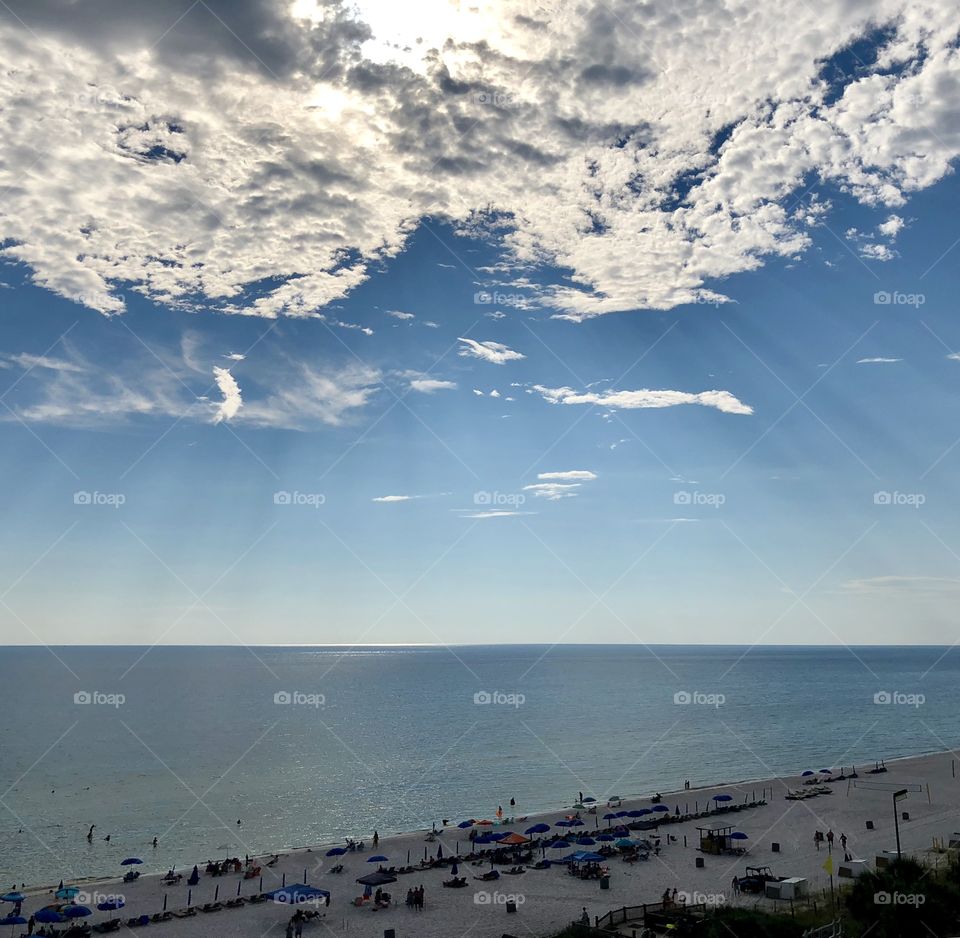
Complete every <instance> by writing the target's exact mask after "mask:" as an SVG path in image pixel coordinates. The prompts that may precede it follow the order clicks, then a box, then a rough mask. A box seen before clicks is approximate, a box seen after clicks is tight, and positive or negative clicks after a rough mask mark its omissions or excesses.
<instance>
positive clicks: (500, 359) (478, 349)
mask: <svg viewBox="0 0 960 938" xmlns="http://www.w3.org/2000/svg"><path fill="white" fill-rule="evenodd" d="M457 341H458V342H462V343H463V347H462V348H461V349H460V351H459V352H458V354H459V355H460V356H461V357H462V358H479V359H480V360H481V361H485V362H490V363H491V364H493V365H502V364H504V363H505V362H512V361H519V360H520V359H522V358H526V357H527V356H526V355H522V354H521V353H520V352H515V351H514V350H513V349H512V348H508V347H507V346H506V345H503V344H502V343H500V342H491V341H487V342H477V341H475V340H474V339H464V338H458V339H457Z"/></svg>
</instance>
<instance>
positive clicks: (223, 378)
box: [213, 365, 243, 423]
mask: <svg viewBox="0 0 960 938" xmlns="http://www.w3.org/2000/svg"><path fill="white" fill-rule="evenodd" d="M213 377H214V380H215V381H216V382H217V387H218V388H219V389H220V393H221V394H222V395H223V401H222V402H221V403H220V405H219V406H218V407H217V412H216V414H214V417H213V422H214V423H220V421H221V420H232V419H233V418H234V417H236V416H237V413H238V412H239V411H240V408H241V407H242V406H243V399H242V398H241V396H240V385H238V384H237V381H236V379H235V378H234V377H233V375H232V374H230V372H229V370H228V369H226V368H218V367H217V366H216V365H214V367H213Z"/></svg>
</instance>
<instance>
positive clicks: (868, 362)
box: [857, 355, 950, 365]
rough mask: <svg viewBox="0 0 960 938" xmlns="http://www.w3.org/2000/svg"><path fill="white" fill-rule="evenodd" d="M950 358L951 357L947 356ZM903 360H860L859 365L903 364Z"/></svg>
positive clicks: (858, 360)
mask: <svg viewBox="0 0 960 938" xmlns="http://www.w3.org/2000/svg"><path fill="white" fill-rule="evenodd" d="M947 357H948V358H949V357H950V356H949V355H948V356H947ZM902 361H903V359H902V358H858V359H857V364H858V365H893V364H895V363H896V362H902Z"/></svg>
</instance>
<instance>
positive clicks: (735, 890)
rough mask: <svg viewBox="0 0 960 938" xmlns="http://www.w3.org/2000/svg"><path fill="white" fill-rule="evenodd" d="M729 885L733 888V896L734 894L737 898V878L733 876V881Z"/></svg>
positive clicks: (738, 887)
mask: <svg viewBox="0 0 960 938" xmlns="http://www.w3.org/2000/svg"><path fill="white" fill-rule="evenodd" d="M730 885H731V886H733V894H734V895H735V896H739V895H740V880H739V878H738V877H736V876H734V877H733V881H732V882H731V883H730Z"/></svg>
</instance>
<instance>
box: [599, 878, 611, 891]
mask: <svg viewBox="0 0 960 938" xmlns="http://www.w3.org/2000/svg"><path fill="white" fill-rule="evenodd" d="M600 888H601V889H609V888H610V877H609V876H601V877H600Z"/></svg>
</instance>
